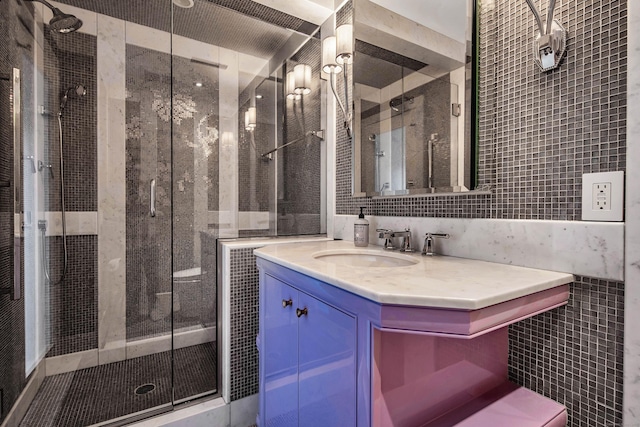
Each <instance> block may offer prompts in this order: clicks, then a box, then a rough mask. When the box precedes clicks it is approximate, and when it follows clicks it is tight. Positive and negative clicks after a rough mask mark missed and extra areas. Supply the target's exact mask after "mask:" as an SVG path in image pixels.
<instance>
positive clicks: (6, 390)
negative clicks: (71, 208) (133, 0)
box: [0, 2, 35, 424]
mask: <svg viewBox="0 0 640 427" xmlns="http://www.w3.org/2000/svg"><path fill="white" fill-rule="evenodd" d="M31 10H32V8H31V6H30V3H22V2H19V3H18V2H2V3H1V4H0V37H2V40H3V42H2V43H0V75H1V76H2V78H3V80H2V81H0V99H2V102H0V181H4V182H6V183H7V184H8V187H5V186H1V187H0V289H1V291H3V292H2V294H1V295H0V390H1V391H0V393H1V394H2V401H1V402H0V424H2V423H3V422H4V421H5V420H6V418H7V414H8V413H9V411H10V410H11V408H12V406H13V405H14V403H15V402H16V400H17V398H18V396H19V395H20V393H22V391H23V390H24V388H25V386H26V384H27V381H28V380H29V378H25V299H24V298H25V296H24V292H25V287H24V265H25V260H24V259H22V260H21V263H20V265H18V266H17V267H18V272H19V273H18V274H20V277H22V278H23V280H22V283H21V284H20V293H21V295H22V298H21V299H19V300H12V299H11V297H10V295H9V294H6V293H4V291H6V290H10V289H12V288H13V284H14V279H15V276H14V275H15V274H16V272H15V270H14V260H13V255H14V250H18V251H20V252H21V253H25V249H29V248H31V247H32V244H31V242H25V240H24V239H22V240H21V241H20V242H19V245H18V247H17V248H15V249H14V244H15V242H14V237H13V236H14V233H13V230H14V221H15V218H14V203H13V197H12V195H13V191H14V189H15V188H14V185H15V183H14V182H13V172H14V169H13V160H14V157H13V136H12V135H13V130H14V129H13V125H12V123H11V120H12V117H13V112H14V104H13V103H12V102H9V100H11V99H12V97H13V95H14V93H13V87H12V86H13V85H12V84H11V80H4V79H5V78H7V77H8V78H11V77H9V76H12V74H13V72H12V71H13V70H12V69H13V68H14V67H15V68H18V69H20V70H21V79H22V82H23V83H22V86H21V87H22V96H23V109H22V114H23V116H22V124H23V126H22V127H23V128H22V129H21V131H22V135H23V138H27V137H29V136H30V135H31V132H32V124H33V123H32V118H33V117H35V112H34V111H33V109H34V107H33V106H32V105H30V104H31V103H29V102H28V100H29V99H31V98H32V97H33V93H32V91H33V89H32V85H31V84H29V82H32V81H33V80H34V78H35V76H34V73H35V70H34V68H33V63H32V59H31V58H33V55H34V46H33V42H32V41H31V40H32V36H31V34H30V33H29V29H30V28H31V27H32V26H33V25H32V24H33V17H32V14H31ZM24 145H25V146H24V148H23V150H25V152H24V153H23V155H29V154H31V153H29V152H28V151H27V149H28V144H24ZM25 166H28V164H27V163H25ZM27 179H28V177H27V176H26V172H25V181H26V180H27ZM27 182H28V181H27ZM30 196H31V195H26V197H25V200H24V201H23V203H24V206H29V203H30V200H31V198H30ZM29 233H30V230H25V235H29ZM27 265H28V264H27Z"/></svg>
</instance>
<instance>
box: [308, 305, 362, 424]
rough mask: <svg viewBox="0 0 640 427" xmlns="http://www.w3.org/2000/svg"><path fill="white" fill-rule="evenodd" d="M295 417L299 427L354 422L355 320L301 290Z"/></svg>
mask: <svg viewBox="0 0 640 427" xmlns="http://www.w3.org/2000/svg"><path fill="white" fill-rule="evenodd" d="M299 294H300V297H299V303H298V304H297V305H295V306H296V308H300V309H304V308H306V309H307V312H306V314H303V315H301V317H300V319H299V323H298V341H299V344H298V378H299V380H298V381H299V391H298V398H299V407H300V409H299V417H300V423H299V425H300V426H304V427H314V426H317V427H328V426H335V427H338V426H340V427H349V426H355V425H356V322H355V319H354V318H353V317H351V316H349V315H347V314H345V313H343V312H342V311H340V310H337V309H335V308H333V307H331V306H329V305H327V304H325V303H323V302H322V301H319V300H317V299H315V298H313V297H311V296H309V295H307V294H305V293H303V292H300V293H299Z"/></svg>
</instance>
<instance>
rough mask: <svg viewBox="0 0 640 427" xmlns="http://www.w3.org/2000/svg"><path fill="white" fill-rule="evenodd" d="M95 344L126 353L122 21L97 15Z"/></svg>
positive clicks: (113, 353)
mask: <svg viewBox="0 0 640 427" xmlns="http://www.w3.org/2000/svg"><path fill="white" fill-rule="evenodd" d="M97 19H98V41H97V51H98V56H99V58H100V61H98V63H97V78H98V83H99V84H98V93H97V98H98V102H97V104H98V111H99V112H100V114H99V115H98V182H99V183H100V186H99V187H98V214H99V215H98V217H99V218H100V223H99V224H98V234H99V236H100V238H99V239H98V348H99V350H100V363H101V364H104V363H110V362H115V361H119V360H124V359H125V358H126V351H125V341H126V320H125V319H126V309H125V307H126V302H125V295H126V271H125V265H126V262H125V259H126V248H127V247H126V210H125V207H126V181H125V178H126V170H125V166H126V147H125V142H126V135H125V129H126V128H125V98H126V87H125V82H126V81H125V77H126V76H125V57H126V55H125V53H126V50H125V49H126V47H125V23H124V22H123V21H121V20H117V19H114V18H110V17H108V16H104V15H98V18H97Z"/></svg>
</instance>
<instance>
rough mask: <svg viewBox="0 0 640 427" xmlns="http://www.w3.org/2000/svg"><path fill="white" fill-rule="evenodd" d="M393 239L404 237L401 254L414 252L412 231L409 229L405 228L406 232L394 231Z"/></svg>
mask: <svg viewBox="0 0 640 427" xmlns="http://www.w3.org/2000/svg"><path fill="white" fill-rule="evenodd" d="M392 237H402V243H401V244H400V252H413V248H412V247H411V230H410V229H409V228H405V229H404V231H394V232H393V234H392Z"/></svg>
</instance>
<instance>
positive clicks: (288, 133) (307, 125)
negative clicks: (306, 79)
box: [278, 38, 324, 235]
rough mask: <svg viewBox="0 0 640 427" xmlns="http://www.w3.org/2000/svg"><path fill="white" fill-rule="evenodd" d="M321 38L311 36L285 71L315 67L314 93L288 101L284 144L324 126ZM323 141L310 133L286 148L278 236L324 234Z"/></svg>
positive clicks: (312, 87)
mask: <svg viewBox="0 0 640 427" xmlns="http://www.w3.org/2000/svg"><path fill="white" fill-rule="evenodd" d="M320 55H321V46H320V40H319V39H317V38H312V39H310V40H309V41H308V42H307V43H306V44H305V45H304V46H303V47H302V48H301V49H300V50H299V51H298V52H296V54H295V55H293V57H291V59H290V60H288V61H287V64H286V67H285V71H286V72H288V71H291V70H293V68H294V67H295V66H296V65H297V64H307V65H310V66H311V69H312V77H311V86H310V89H311V93H310V94H308V95H302V98H301V99H299V100H291V99H287V100H286V115H285V126H284V141H283V143H287V142H291V141H294V140H297V139H299V138H302V137H304V136H305V135H306V134H307V132H310V131H317V130H321V129H323V128H324V125H323V124H322V123H321V103H322V96H321V86H320V66H321V64H320ZM321 149H322V144H321V141H320V140H319V139H318V138H316V137H314V136H307V137H306V140H305V141H300V142H298V143H295V144H292V145H290V146H288V147H287V148H284V149H282V150H281V151H280V152H279V153H278V156H280V161H281V162H283V163H284V165H283V170H282V175H281V176H279V177H278V179H279V180H282V185H283V186H284V189H283V190H284V191H283V192H282V193H280V192H279V194H278V216H279V218H278V235H290V234H294V235H297V234H318V233H320V215H319V212H320V208H321V200H320V195H321V177H322V171H321V169H320V168H321V165H322V163H321Z"/></svg>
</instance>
